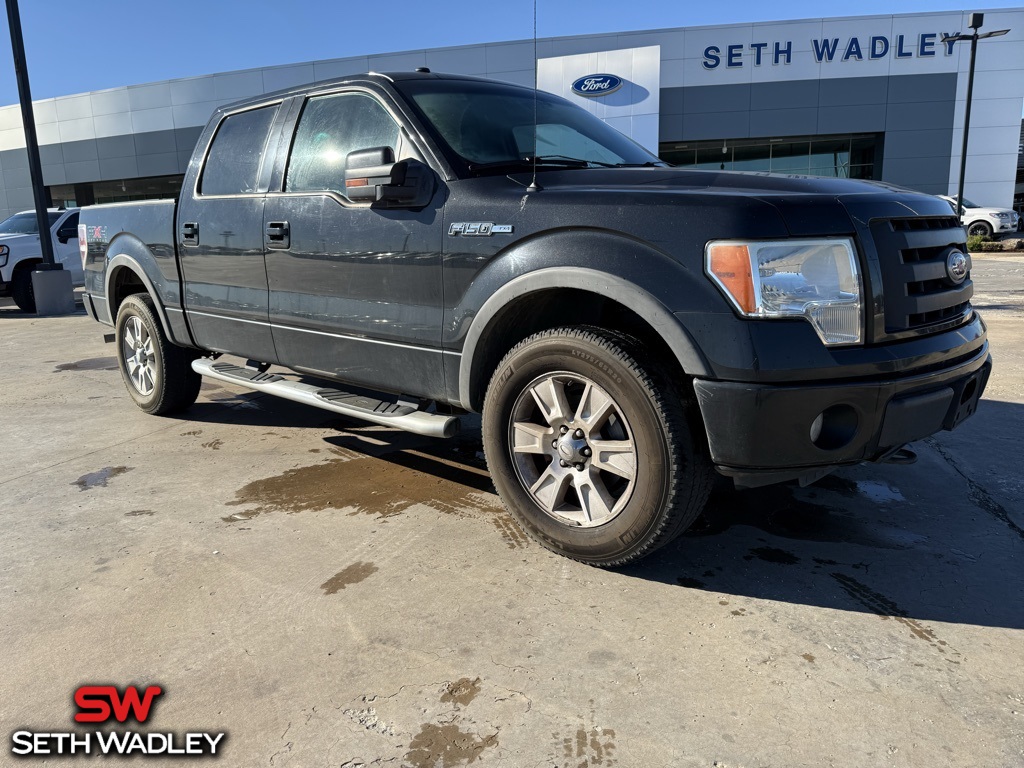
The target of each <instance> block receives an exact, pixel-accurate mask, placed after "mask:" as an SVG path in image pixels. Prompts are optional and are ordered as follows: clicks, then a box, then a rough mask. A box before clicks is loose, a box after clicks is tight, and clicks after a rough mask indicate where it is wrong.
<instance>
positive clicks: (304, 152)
mask: <svg viewBox="0 0 1024 768" xmlns="http://www.w3.org/2000/svg"><path fill="white" fill-rule="evenodd" d="M397 143H398V124H397V123H396V122H395V121H394V120H393V119H392V118H391V115H389V114H388V112H387V110H385V109H384V107H383V106H381V104H380V103H379V102H378V101H377V100H376V99H373V98H371V97H370V96H366V95H364V94H362V93H342V94H338V95H334V96H318V97H316V98H312V99H310V100H309V102H308V103H307V104H306V108H305V109H304V110H303V111H302V117H301V118H300V119H299V127H298V129H297V130H296V131H295V142H294V143H293V144H292V153H291V157H290V158H289V160H288V176H287V179H286V184H285V189H287V190H288V191H289V192H312V191H322V190H333V191H335V192H339V193H341V194H344V193H345V158H346V157H347V156H348V154H349V153H350V152H355V151H357V150H360V149H370V148H371V147H391V148H392V149H396V148H397Z"/></svg>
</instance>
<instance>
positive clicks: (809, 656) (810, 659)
mask: <svg viewBox="0 0 1024 768" xmlns="http://www.w3.org/2000/svg"><path fill="white" fill-rule="evenodd" d="M800 656H801V658H803V660H804V661H806V662H808V663H810V664H813V663H814V654H813V653H802V654H800Z"/></svg>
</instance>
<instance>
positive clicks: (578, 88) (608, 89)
mask: <svg viewBox="0 0 1024 768" xmlns="http://www.w3.org/2000/svg"><path fill="white" fill-rule="evenodd" d="M621 87H622V78H621V77H616V76H615V75H584V76H583V77H581V78H580V79H579V80H576V81H575V82H574V83H573V84H572V92H573V93H575V94H576V95H577V96H587V97H588V98H589V97H593V96H607V95H608V94H609V93H615V91H617V90H619V88H621Z"/></svg>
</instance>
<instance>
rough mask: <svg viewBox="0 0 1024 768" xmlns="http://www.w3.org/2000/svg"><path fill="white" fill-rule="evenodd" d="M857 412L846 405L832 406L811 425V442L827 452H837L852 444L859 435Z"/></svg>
mask: <svg viewBox="0 0 1024 768" xmlns="http://www.w3.org/2000/svg"><path fill="white" fill-rule="evenodd" d="M857 423H858V418H857V412H856V411H855V410H854V409H853V407H852V406H849V405H846V404H845V403H843V404H840V405H832V406H829V407H828V408H826V409H825V410H824V411H822V412H821V413H819V414H818V416H817V418H815V419H814V422H813V423H812V424H811V428H810V434H809V437H810V439H811V442H812V443H814V445H816V446H817V447H818V448H821V449H822V450H825V451H835V450H838V449H839V448H844V447H846V446H847V445H849V444H850V442H851V441H852V440H853V438H854V436H855V435H856V434H857Z"/></svg>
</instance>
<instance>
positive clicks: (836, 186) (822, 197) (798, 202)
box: [509, 168, 951, 237]
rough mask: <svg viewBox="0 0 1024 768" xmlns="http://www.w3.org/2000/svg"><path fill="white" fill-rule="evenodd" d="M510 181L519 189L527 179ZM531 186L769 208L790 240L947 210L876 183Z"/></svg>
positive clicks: (672, 176)
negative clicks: (872, 221) (882, 219)
mask: <svg viewBox="0 0 1024 768" xmlns="http://www.w3.org/2000/svg"><path fill="white" fill-rule="evenodd" d="M509 179H511V180H512V181H514V182H515V183H517V184H521V185H522V186H523V187H524V188H525V187H526V186H527V185H528V184H529V183H530V179H531V175H530V174H528V173H527V174H521V173H517V174H515V175H512V176H509ZM537 181H538V183H539V184H540V185H541V187H542V188H543V190H544V191H542V192H540V194H541V195H544V194H545V191H546V192H547V193H556V194H557V193H573V192H575V193H580V194H581V195H582V196H583V197H586V196H588V195H594V194H595V193H596V194H608V193H612V194H616V193H618V194H621V195H622V198H623V202H624V203H626V201H627V200H628V199H629V198H630V197H633V198H634V199H635V196H636V195H647V194H658V195H666V196H668V195H672V196H682V195H685V196H687V197H696V198H704V199H705V200H709V201H710V200H719V201H721V198H723V197H725V198H742V199H746V200H749V201H758V202H759V203H763V204H765V205H767V206H771V207H772V208H774V209H775V210H776V211H777V212H778V214H779V216H781V217H782V220H783V221H784V222H785V224H786V227H787V229H788V230H789V234H790V236H794V237H795V236H801V237H803V236H813V235H836V234H851V233H853V232H854V230H855V229H857V228H858V227H859V226H863V225H864V224H865V223H866V221H867V220H868V219H870V218H875V217H878V216H883V215H884V216H889V217H899V216H950V215H951V211H950V208H949V204H948V203H946V202H945V201H943V200H941V199H940V198H937V197H935V196H933V195H925V194H922V193H919V192H914V191H913V190H909V189H906V188H904V187H899V186H896V185H894V184H887V183H884V182H878V181H861V180H857V179H834V178H821V177H816V176H787V175H782V174H769V173H748V172H742V171H697V170H687V169H683V168H608V169H605V168H600V169H596V168H595V169H578V170H566V171H544V172H541V173H538V174H537Z"/></svg>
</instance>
